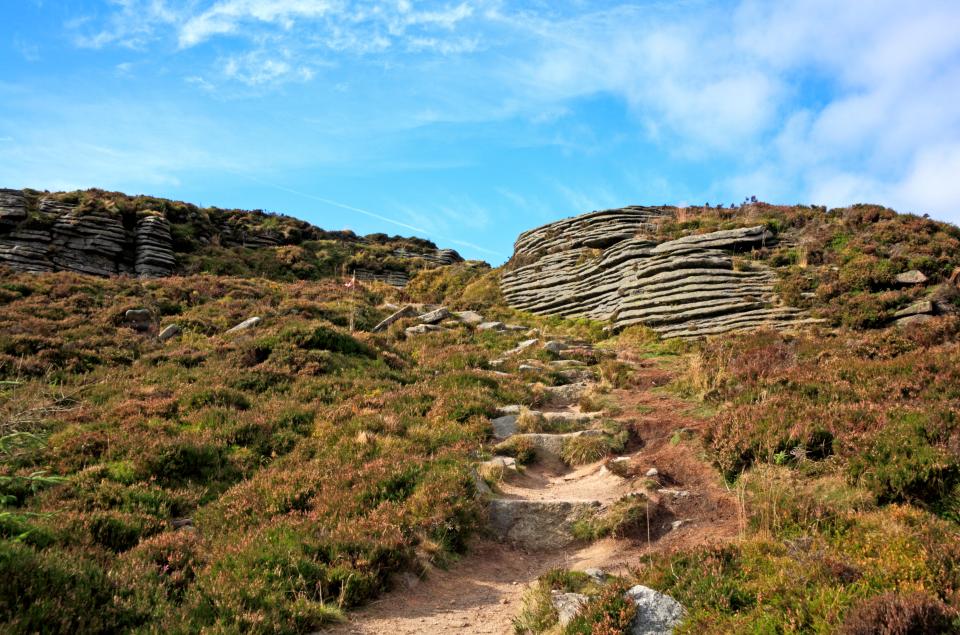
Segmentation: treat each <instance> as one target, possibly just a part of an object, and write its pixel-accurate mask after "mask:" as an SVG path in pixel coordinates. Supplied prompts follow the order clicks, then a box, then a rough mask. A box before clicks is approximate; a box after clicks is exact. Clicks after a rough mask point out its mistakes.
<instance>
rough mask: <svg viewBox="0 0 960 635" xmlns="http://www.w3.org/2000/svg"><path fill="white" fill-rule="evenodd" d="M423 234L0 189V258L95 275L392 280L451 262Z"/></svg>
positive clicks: (83, 194) (150, 200) (146, 200)
mask: <svg viewBox="0 0 960 635" xmlns="http://www.w3.org/2000/svg"><path fill="white" fill-rule="evenodd" d="M462 260H463V258H461V256H460V254H458V253H457V252H456V251H454V250H453V249H439V248H438V247H437V245H435V244H434V243H433V242H431V241H429V240H426V239H423V238H415V237H410V238H404V237H400V236H388V235H386V234H381V233H377V234H370V235H368V236H358V235H356V234H354V233H353V232H351V231H349V230H346V231H327V230H323V229H320V228H319V227H315V226H314V225H312V224H310V223H308V222H306V221H303V220H299V219H296V218H293V217H291V216H285V215H280V214H269V213H265V212H263V211H261V210H254V211H245V210H234V209H220V208H216V207H207V208H203V207H198V206H196V205H192V204H190V203H183V202H179V201H171V200H168V199H163V198H156V197H152V196H130V195H126V194H122V193H119V192H107V191H104V190H97V189H91V190H85V191H75V192H52V193H51V192H38V191H36V190H10V189H0V264H5V265H7V266H10V267H12V268H14V269H17V270H21V271H76V272H79V273H88V274H93V275H98V276H110V275H124V274H126V275H136V276H138V277H147V278H150V277H161V276H167V275H173V274H181V275H183V274H192V273H215V274H225V275H244V276H248V275H254V276H261V277H265V278H270V279H275V280H296V279H301V280H312V279H318V278H322V277H327V276H331V275H334V274H340V273H344V272H347V273H355V274H356V276H357V278H358V279H361V280H370V281H372V280H377V281H380V282H385V283H387V284H390V285H393V286H398V287H402V286H404V285H405V284H406V283H407V282H408V281H409V280H410V278H411V277H412V275H414V274H415V272H416V271H418V270H420V269H424V268H430V267H436V266H442V265H450V264H453V263H456V262H461V261H462Z"/></svg>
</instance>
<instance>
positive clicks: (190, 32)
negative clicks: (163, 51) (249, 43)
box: [179, 0, 335, 48]
mask: <svg viewBox="0 0 960 635" xmlns="http://www.w3.org/2000/svg"><path fill="white" fill-rule="evenodd" d="M334 7H335V4H334V3H333V2H331V1H328V0H220V1H219V2H216V3H215V4H214V5H213V6H212V7H210V8H209V9H207V10H206V11H203V12H202V13H200V14H198V15H195V16H193V17H190V18H189V19H188V20H186V22H185V23H184V24H183V25H182V26H181V27H180V35H179V42H180V46H181V47H184V48H187V47H191V46H196V45H197V44H199V43H201V42H203V41H205V40H208V39H210V38H211V37H214V36H217V35H223V34H229V33H234V32H235V31H236V30H237V28H238V27H240V25H242V24H244V23H245V22H261V23H266V24H279V25H280V26H281V27H283V28H285V29H290V28H292V27H293V26H294V24H295V23H296V21H297V20H300V19H313V18H318V17H321V16H324V15H326V14H328V13H330V12H331V11H332V10H333V9H334Z"/></svg>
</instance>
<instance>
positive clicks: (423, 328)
mask: <svg viewBox="0 0 960 635" xmlns="http://www.w3.org/2000/svg"><path fill="white" fill-rule="evenodd" d="M445 330H446V329H445V328H443V327H442V326H437V325H436V324H417V325H416V326H409V327H407V328H405V329H404V331H405V332H406V334H407V335H423V334H425V333H436V332H438V331H445Z"/></svg>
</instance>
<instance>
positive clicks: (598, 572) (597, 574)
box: [583, 567, 607, 584]
mask: <svg viewBox="0 0 960 635" xmlns="http://www.w3.org/2000/svg"><path fill="white" fill-rule="evenodd" d="M583 572H584V573H586V574H587V575H588V576H589V577H590V579H591V580H593V581H594V582H595V583H597V584H604V583H605V582H606V581H607V572H606V571H604V570H603V569H597V568H596V567H591V568H589V569H584V570H583Z"/></svg>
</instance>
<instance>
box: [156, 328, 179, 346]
mask: <svg viewBox="0 0 960 635" xmlns="http://www.w3.org/2000/svg"><path fill="white" fill-rule="evenodd" d="M179 334H180V327H179V326H177V325H176V324H170V325H169V326H167V327H165V328H164V329H163V330H162V331H160V334H159V335H157V339H159V340H160V341H161V342H166V341H167V340H168V339H170V338H171V337H175V336H177V335H179Z"/></svg>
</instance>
